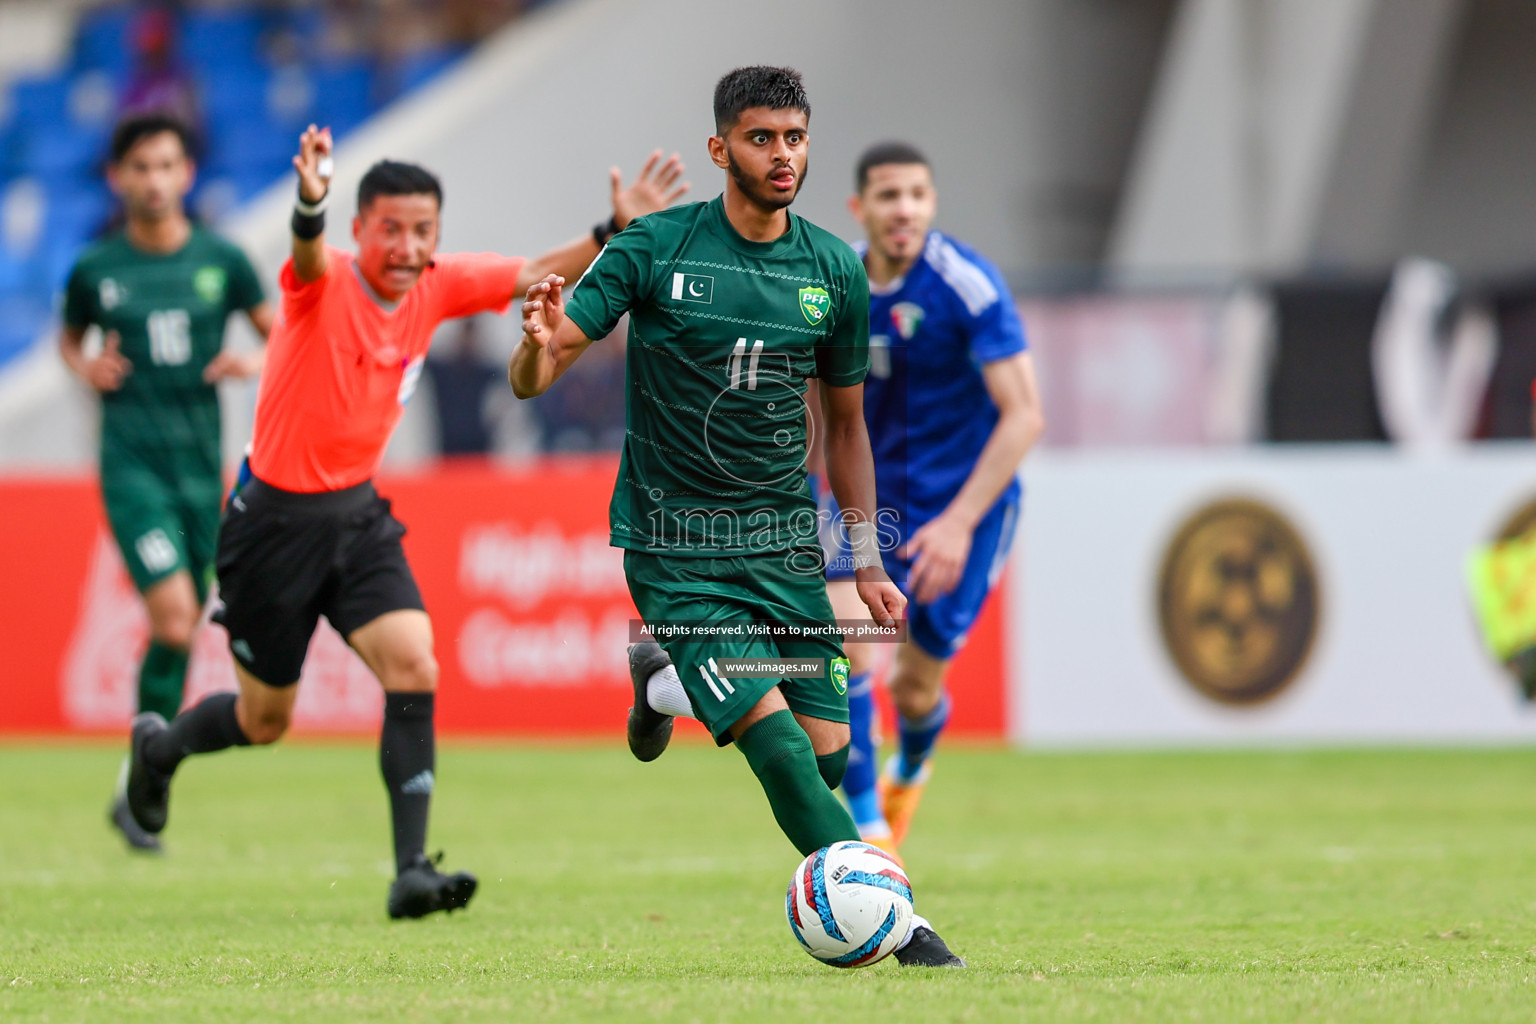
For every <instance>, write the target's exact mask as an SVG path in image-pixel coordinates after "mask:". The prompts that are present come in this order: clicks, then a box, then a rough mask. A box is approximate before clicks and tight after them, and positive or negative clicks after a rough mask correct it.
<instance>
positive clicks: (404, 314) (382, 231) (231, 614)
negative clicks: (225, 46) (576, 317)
mask: <svg viewBox="0 0 1536 1024" xmlns="http://www.w3.org/2000/svg"><path fill="white" fill-rule="evenodd" d="M330 153H331V136H330V131H329V130H328V129H327V130H320V129H317V128H316V127H315V126H313V125H311V126H310V127H309V129H308V130H307V131H305V133H304V135H303V137H302V139H301V140H300V144H299V154H298V155H297V156H296V157H295V158H294V161H293V166H294V168H295V170H297V171H298V176H299V198H298V203H297V204H296V206H295V210H294V215H293V256H292V258H291V259H290V260H289V261H288V262H287V263H286V264H285V265H284V267H283V270H282V274H281V276H280V279H279V283H280V287H281V291H282V308H281V313H280V315H279V317H278V321H277V324H276V325H275V326H274V328H273V330H272V336H271V340H270V342H269V344H268V348H267V364H266V369H265V372H264V373H263V374H262V379H261V388H260V391H259V392H258V395H257V400H256V420H255V426H254V428H253V436H252V443H251V453H250V458H249V460H248V470H249V471H248V473H242V481H243V482H242V484H241V485H240V486H239V488H238V490H237V491H236V493H235V494H234V495H233V496H232V497H231V499H230V501H229V504H228V506H227V508H226V509H225V513H224V518H223V521H222V523H221V524H220V528H219V543H218V552H217V557H216V561H215V565H216V568H217V571H218V579H219V590H220V600H221V602H222V607H221V608H220V609H219V610H218V611H217V612H216V613H215V621H217V622H220V623H222V624H223V625H224V626H225V627H226V628H227V629H228V630H229V648H230V651H231V653H232V654H233V655H234V660H235V675H236V677H237V678H238V681H239V684H240V689H239V692H238V693H219V694H213V695H210V696H209V697H206V698H204V699H203V700H202V701H201V702H199V703H198V704H197V705H196V706H195V707H193V708H191V709H189V710H187V711H186V712H184V713H182V714H181V715H180V716H179V717H178V718H176V720H175V721H174V722H173V723H172V724H170V725H169V726H167V725H166V723H165V720H164V719H163V718H162V717H161V716H160V715H157V714H153V713H146V714H141V715H139V716H138V717H137V718H135V719H134V725H133V739H132V745H131V753H130V759H129V761H130V768H129V776H128V805H129V808H130V810H131V811H132V813H133V817H134V818H135V820H136V821H137V822H138V823H139V825H140V826H141V827H143V828H144V829H145V830H147V831H149V832H152V833H158V832H160V831H161V830H162V829H163V828H164V827H165V822H166V814H167V805H168V802H169V795H170V794H169V791H170V782H171V777H172V774H173V773H174V772H175V771H176V768H177V766H178V765H179V764H180V763H181V762H182V760H183V759H184V758H186V757H187V756H188V755H190V754H206V753H211V752H213V751H215V750H223V749H225V748H226V747H235V746H246V745H249V744H267V743H273V742H275V741H276V740H277V739H279V738H280V737H281V736H282V735H283V733H284V732H285V731H287V729H288V724H289V722H290V721H291V718H292V714H293V705H294V700H295V697H296V695H297V687H296V685H295V684H296V683H297V682H298V679H299V673H300V669H301V667H302V666H303V662H304V654H305V651H306V649H307V648H308V645H309V640H310V636H311V634H313V632H314V629H315V625H316V623H317V621H318V619H319V617H320V616H321V615H324V616H325V617H326V619H327V620H328V621H329V622H330V623H331V625H332V626H334V627H335V628H336V630H337V632H339V633H341V635H342V636H344V637H345V638H346V640H347V643H348V644H350V645H351V646H352V648H353V650H355V651H357V653H358V654H359V655H360V656H361V657H362V659H363V661H364V663H365V664H367V666H368V668H369V669H370V670H371V671H372V672H373V674H374V675H375V676H377V677H378V680H379V682H380V683H381V684H382V685H383V687H384V726H383V731H382V735H381V736H380V739H379V766H380V769H381V770H382V773H383V776H384V784H385V787H386V788H387V790H388V792H389V802H390V812H391V816H392V818H393V824H394V849H395V865H396V870H397V875H396V877H395V880H394V882H393V884H392V885H391V886H390V890H389V900H388V910H389V915H390V917H394V918H402V917H422V916H424V915H426V914H429V913H432V912H433V911H437V910H444V911H451V910H454V909H456V908H459V907H463V906H464V905H465V904H467V903H468V902H469V899H470V897H471V896H473V895H474V891H475V884H476V882H475V877H474V876H473V875H471V874H468V873H466V872H457V873H455V874H452V875H444V874H441V873H439V872H438V870H437V867H436V862H435V861H433V860H429V859H428V858H427V856H426V853H425V847H426V835H427V812H428V807H429V804H430V802H431V797H432V790H433V785H434V778H433V771H434V768H435V760H436V758H435V748H436V743H435V733H434V728H433V704H434V691H435V690H436V688H437V662H436V660H435V658H434V657H433V650H432V623H431V620H430V619H429V618H428V617H427V613H426V611H425V609H424V608H423V605H422V600H421V593H420V591H419V590H418V589H417V587H416V581H415V579H414V577H413V576H412V574H411V568H410V566H409V565H408V564H407V562H406V559H405V552H404V551H403V549H402V548H401V545H400V539H401V537H403V536H404V535H405V527H404V526H402V525H401V524H400V522H399V521H398V520H396V519H395V518H394V516H393V515H391V513H390V505H389V502H388V501H387V500H385V499H384V498H381V497H380V496H379V494H378V492H377V491H375V490H374V486H373V475H374V473H375V472H376V471H377V469H378V467H379V463H380V461H381V460H382V459H383V455H384V448H385V445H386V444H388V442H389V437H390V434H391V433H392V432H393V431H394V428H395V425H396V424H397V423H398V422H399V420H400V415H401V411H402V408H403V406H404V404H405V402H406V401H407V400H408V399H409V398H410V396H411V392H412V391H413V390H414V389H415V387H416V382H417V380H418V379H419V377H420V375H421V368H422V362H423V360H424V359H425V357H426V353H427V348H428V346H429V344H430V343H431V339H432V334H433V332H434V331H435V330H436V329H437V327H438V325H439V324H440V323H442V321H444V320H447V319H451V318H454V317H463V316H470V315H473V314H476V313H482V312H486V311H490V310H495V311H497V312H502V313H504V312H506V310H507V308H508V306H509V305H510V304H511V301H512V298H513V296H514V295H517V294H520V293H523V292H526V291H527V289H528V288H529V287H531V286H532V285H533V284H534V283H535V282H537V281H540V280H542V279H543V278H544V277H545V276H547V275H549V274H559V275H562V276H565V277H568V278H575V277H578V276H580V274H581V273H582V271H583V270H585V269H586V267H587V265H588V264H589V263H591V262H592V260H593V259H594V258H596V256H597V254H598V252H599V251H600V249H601V247H602V245H603V244H604V243H605V242H606V241H607V239H608V237H609V236H610V235H611V234H613V233H614V232H616V231H618V230H619V229H621V228H622V227H624V225H625V224H627V223H628V222H629V221H630V220H631V219H633V218H634V217H638V216H641V215H643V214H647V213H651V212H653V211H656V210H659V209H662V208H664V207H666V206H668V205H669V204H670V203H671V202H672V201H673V200H674V199H676V198H677V197H678V196H679V195H681V194H682V193H683V191H684V190H685V189H686V188H687V185H686V184H679V179H680V178H681V176H682V164H681V162H680V161H679V160H678V158H677V157H676V156H675V155H674V156H673V157H672V158H671V159H670V160H668V161H667V162H666V163H665V164H661V165H660V166H659V167H658V162H659V158H660V154H659V153H657V154H653V155H652V157H651V158H650V160H649V161H647V163H646V164H645V167H644V168H643V169H642V170H641V172H640V176H639V178H638V179H637V180H636V181H635V183H634V184H632V185H630V186H629V187H628V188H624V187H623V183H622V180H621V178H620V175H619V172H618V171H617V170H614V171H612V172H611V174H612V191H613V214H612V216H611V217H610V218H609V219H608V220H607V221H605V222H604V223H603V224H601V225H599V226H598V227H597V228H595V229H593V231H592V232H591V233H590V234H588V235H583V236H582V237H581V238H579V239H577V240H576V241H573V242H570V243H568V244H566V245H564V246H561V247H560V248H557V249H553V250H551V251H550V252H547V253H545V254H544V255H543V256H540V257H538V258H537V259H534V260H524V259H522V258H521V257H509V256H499V255H496V254H493V253H478V254H466V253H456V254H450V255H436V249H437V239H438V228H439V224H440V213H441V207H442V198H443V194H442V188H441V186H440V185H439V183H438V180H437V179H436V178H435V177H434V176H433V175H432V174H430V173H429V172H427V171H426V170H424V169H422V168H420V167H417V166H415V165H413V164H406V163H397V162H394V161H388V160H386V161H381V162H379V163H377V164H375V165H374V166H373V167H372V168H370V169H369V171H368V173H367V174H365V175H364V176H363V179H362V182H361V184H360V185H359V187H358V196H357V210H358V213H357V217H356V219H355V220H354V221H353V223H352V234H353V237H354V238H355V239H356V240H357V252H356V254H355V255H354V254H353V253H352V252H350V251H348V250H344V249H339V248H334V247H331V246H328V245H326V244H325V242H324V228H325V207H326V202H327V200H328V198H329V195H328V191H327V185H328V176H327V174H326V173H325V172H323V171H322V167H323V166H325V165H329V163H330V160H329V157H330Z"/></svg>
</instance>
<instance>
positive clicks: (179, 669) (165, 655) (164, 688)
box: [139, 640, 191, 722]
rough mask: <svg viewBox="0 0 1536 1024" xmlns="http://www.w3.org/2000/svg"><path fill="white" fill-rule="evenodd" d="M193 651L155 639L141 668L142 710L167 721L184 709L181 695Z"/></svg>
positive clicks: (140, 694) (140, 695)
mask: <svg viewBox="0 0 1536 1024" xmlns="http://www.w3.org/2000/svg"><path fill="white" fill-rule="evenodd" d="M190 660H191V652H189V651H183V650H180V649H178V648H175V647H168V646H166V645H165V644H162V643H158V642H156V641H154V640H151V641H150V642H149V650H147V651H145V652H144V663H143V664H142V665H140V666H139V711H140V712H144V711H157V712H159V713H160V716H161V717H162V718H164V719H165V720H166V721H167V722H169V721H170V720H171V719H173V718H175V717H176V712H178V711H180V710H181V694H182V690H183V688H184V687H185V686H186V683H187V662H188V661H190Z"/></svg>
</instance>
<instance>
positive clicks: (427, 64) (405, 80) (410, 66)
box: [395, 46, 469, 94]
mask: <svg viewBox="0 0 1536 1024" xmlns="http://www.w3.org/2000/svg"><path fill="white" fill-rule="evenodd" d="M468 52H469V50H468V49H467V48H466V47H462V46H444V47H432V48H430V49H425V50H418V51H416V52H415V53H412V54H410V55H409V56H407V57H406V58H405V59H404V60H403V61H401V62H400V66H399V68H398V70H397V71H396V73H395V84H396V86H397V87H398V89H399V92H400V93H401V94H404V93H408V92H410V91H411V90H412V89H416V88H419V87H421V86H423V85H425V84H426V83H427V82H430V81H431V80H432V79H434V78H436V77H437V76H438V75H440V74H442V73H443V72H444V71H446V70H447V69H448V68H450V67H452V66H453V65H454V64H455V63H457V62H458V60H459V58H460V57H463V56H464V55H465V54H466V53H468Z"/></svg>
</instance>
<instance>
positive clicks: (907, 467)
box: [827, 142, 1045, 851]
mask: <svg viewBox="0 0 1536 1024" xmlns="http://www.w3.org/2000/svg"><path fill="white" fill-rule="evenodd" d="M855 184H856V187H857V192H856V194H855V195H854V196H853V197H852V198H851V199H850V200H849V203H848V206H849V210H850V211H851V212H852V213H853V216H854V218H855V219H856V220H858V221H859V223H861V224H862V225H863V226H864V231H865V235H866V239H867V240H866V242H864V243H863V244H861V245H858V246H855V248H856V250H857V251H858V252H859V255H860V256H861V257H862V258H863V260H864V267H865V270H866V271H867V272H868V274H869V291H870V317H869V323H870V338H869V345H870V369H869V375H868V377H867V378H866V379H865V383H864V416H865V420H866V422H867V424H868V426H869V437H870V443H871V445H872V447H873V450H874V456H875V481H876V490H877V497H878V506H879V509H880V513H879V521H880V524H881V532H882V546H883V547H885V548H886V550H885V551H884V552H883V556H884V559H885V564H886V570H887V572H889V574H890V576H891V578H892V579H893V580H896V581H898V582H900V583H902V586H903V589H904V590H905V591H906V593H907V596H908V598H909V599H910V602H911V603H910V604H909V605H908V606H907V623H908V627H909V630H910V632H909V639H908V642H906V643H904V644H902V645H901V646H900V647H899V648H898V649H897V651H896V654H895V659H894V664H893V666H892V668H891V671H890V677H889V684H890V688H891V696H892V698H893V700H894V702H895V705H896V710H897V714H898V717H899V719H900V728H899V732H900V736H899V749H898V751H897V753H896V754H895V755H894V756H892V757H891V758H890V759H889V760H888V761H887V762H886V764H885V768H884V771H883V772H879V774H878V778H877V765H876V762H875V756H876V751H877V750H878V747H879V738H878V736H877V734H876V733H877V730H876V725H877V723H876V721H875V706H874V697H873V692H872V688H873V681H872V669H873V668H874V665H873V660H874V657H873V656H874V654H875V650H876V649H875V647H874V645H872V644H857V643H845V645H844V646H845V649H846V650H847V653H848V657H849V658H850V659H851V661H852V668H851V673H850V678H849V680H848V700H849V715H850V718H851V723H850V727H851V731H852V750H851V751H850V756H849V759H848V770H847V773H846V775H845V776H844V778H843V791H844V793H845V794H846V795H847V797H848V802H849V805H850V807H851V809H852V811H853V817H854V821H855V822H856V823H857V824H858V826H859V832H860V835H862V836H863V837H864V838H865V839H866V840H867V841H870V842H875V843H877V844H878V845H881V846H883V847H885V848H887V849H889V850H892V851H894V850H895V849H896V848H897V847H898V846H899V845H900V844H901V842H902V840H903V839H905V838H906V834H907V829H908V827H909V826H910V825H911V821H912V814H913V812H914V811H915V810H916V809H917V804H918V801H919V799H920V798H921V796H922V792H923V787H924V785H925V784H926V783H927V781H928V777H929V775H930V774H931V769H930V766H929V758H930V755H931V754H932V752H933V748H934V744H935V742H936V741H937V740H938V737H939V734H940V733H941V732H942V731H943V730H944V726H945V725H946V724H947V723H948V721H949V714H950V698H949V694H948V693H947V692H946V690H945V685H944V682H945V675H946V673H947V671H948V669H949V663H950V660H951V659H952V658H953V657H954V656H955V654H956V653H957V652H958V651H959V650H960V647H961V646H962V645H963V644H964V643H965V638H966V634H967V633H968V632H969V631H970V628H971V625H972V624H973V623H974V622H975V621H976V617H977V616H978V615H979V614H980V612H981V608H982V604H983V603H984V602H985V601H986V598H987V595H988V594H989V593H990V592H991V590H992V588H993V586H994V585H995V584H996V583H997V579H998V576H999V575H1000V573H1001V571H1002V567H1003V563H1004V561H1005V560H1006V558H1007V554H1008V550H1009V546H1010V545H1011V543H1012V541H1013V534H1014V529H1015V527H1016V525H1017V523H1018V517H1019V504H1020V499H1021V491H1020V487H1019V482H1018V479H1017V476H1016V473H1017V471H1018V468H1019V464H1020V462H1021V461H1023V459H1024V456H1025V454H1026V453H1028V451H1029V449H1030V447H1031V446H1032V445H1033V444H1034V443H1035V441H1036V440H1037V439H1038V438H1039V437H1040V434H1041V432H1042V431H1043V430H1044V429H1045V419H1044V417H1043V415H1042V413H1041V409H1040V396H1039V391H1038V389H1037V388H1036V385H1035V371H1034V367H1033V365H1032V362H1031V360H1030V356H1029V352H1028V345H1027V343H1026V342H1025V338H1024V326H1023V324H1022V323H1021V322H1020V320H1019V315H1018V312H1017V310H1016V309H1015V308H1014V303H1013V299H1012V297H1011V296H1010V295H1009V293H1008V287H1007V285H1006V284H1005V283H1004V281H1003V278H1002V275H1001V274H999V273H998V271H997V269H996V268H995V267H993V266H992V264H991V263H989V262H988V261H987V260H986V259H985V258H983V257H982V256H980V255H979V254H978V253H976V251H975V250H973V249H971V248H970V247H968V246H966V245H964V244H962V243H961V242H958V241H956V240H954V239H952V238H950V237H948V236H947V235H945V234H944V233H943V232H940V231H935V230H932V229H931V225H932V223H933V218H934V212H935V209H936V200H937V197H936V194H935V192H934V186H933V175H932V172H931V170H930V169H929V165H928V160H927V158H926V157H925V156H923V154H922V153H921V152H919V151H918V150H917V149H916V148H915V147H913V146H911V145H908V144H906V143H901V142H888V143H881V144H879V145H875V146H872V147H871V148H870V149H868V150H867V151H866V152H865V153H864V155H863V156H862V157H861V158H860V159H859V163H858V171H857V177H856V182H855ZM833 522H834V523H835V522H836V517H835V514H834V516H833ZM834 532H836V528H835V527H834ZM842 541H843V543H844V544H846V537H843V538H842ZM827 576H828V580H829V583H828V590H829V591H830V593H831V596H832V602H833V606H834V608H835V609H836V610H837V615H838V617H839V618H853V617H856V616H857V615H858V609H857V607H856V606H857V605H858V596H857V594H856V593H854V588H853V585H852V583H851V582H848V580H849V579H850V577H851V573H850V572H849V559H848V558H847V557H837V556H836V555H835V554H834V555H833V557H831V558H830V559H829V562H828V573H827ZM839 581H841V582H839Z"/></svg>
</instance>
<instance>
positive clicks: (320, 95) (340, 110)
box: [314, 61, 374, 135]
mask: <svg viewBox="0 0 1536 1024" xmlns="http://www.w3.org/2000/svg"><path fill="white" fill-rule="evenodd" d="M314 78H315V112H316V114H317V115H318V117H317V118H316V121H317V122H318V123H320V124H323V125H329V126H330V128H331V131H332V132H334V133H335V134H336V135H344V134H345V133H347V132H349V131H351V130H352V129H353V128H356V127H357V126H358V125H360V124H362V123H363V122H364V121H366V120H367V119H368V115H370V114H372V113H373V111H374V91H373V68H372V67H371V66H369V65H368V64H366V63H364V62H361V61H348V62H336V63H330V64H322V65H321V66H320V67H318V68H316V69H315V72H314Z"/></svg>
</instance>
